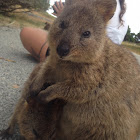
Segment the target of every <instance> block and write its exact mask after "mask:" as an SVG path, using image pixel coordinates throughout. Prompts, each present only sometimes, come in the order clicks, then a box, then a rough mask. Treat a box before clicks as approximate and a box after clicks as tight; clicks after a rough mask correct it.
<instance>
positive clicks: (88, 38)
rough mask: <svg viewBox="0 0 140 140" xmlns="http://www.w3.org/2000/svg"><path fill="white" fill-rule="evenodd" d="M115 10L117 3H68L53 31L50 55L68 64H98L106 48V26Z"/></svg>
mask: <svg viewBox="0 0 140 140" xmlns="http://www.w3.org/2000/svg"><path fill="white" fill-rule="evenodd" d="M115 9H116V0H66V4H65V8H64V10H63V12H62V14H61V15H60V16H59V17H58V18H57V19H56V20H55V21H54V23H53V25H52V26H51V28H50V31H49V45H50V50H51V52H50V53H52V55H53V54H54V55H55V57H58V59H62V60H64V61H71V62H78V63H92V62H94V61H95V60H96V59H97V58H98V56H100V54H101V52H102V50H103V48H104V43H105V38H106V37H105V36H106V24H107V22H108V21H109V20H110V19H111V17H112V16H113V15H114V12H115Z"/></svg>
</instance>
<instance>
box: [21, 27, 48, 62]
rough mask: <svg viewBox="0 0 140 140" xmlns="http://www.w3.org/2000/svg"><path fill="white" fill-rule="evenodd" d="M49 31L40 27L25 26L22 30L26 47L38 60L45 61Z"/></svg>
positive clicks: (22, 39)
mask: <svg viewBox="0 0 140 140" xmlns="http://www.w3.org/2000/svg"><path fill="white" fill-rule="evenodd" d="M47 37H48V36H47V32H46V31H44V30H42V29H39V28H31V27H25V28H23V29H22V30H21V32H20V38H21V41H22V44H23V46H24V48H25V49H26V50H27V51H29V52H30V53H31V55H32V56H33V57H34V58H35V59H36V60H38V61H44V60H45V58H46V52H47V49H48V42H47Z"/></svg>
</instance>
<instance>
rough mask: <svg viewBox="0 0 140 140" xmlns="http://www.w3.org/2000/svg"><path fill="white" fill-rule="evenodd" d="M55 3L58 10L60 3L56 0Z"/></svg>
mask: <svg viewBox="0 0 140 140" xmlns="http://www.w3.org/2000/svg"><path fill="white" fill-rule="evenodd" d="M56 5H57V8H58V10H60V9H61V8H60V4H59V2H58V1H57V2H56Z"/></svg>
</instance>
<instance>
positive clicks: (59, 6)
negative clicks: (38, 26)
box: [53, 0, 64, 16]
mask: <svg viewBox="0 0 140 140" xmlns="http://www.w3.org/2000/svg"><path fill="white" fill-rule="evenodd" d="M63 9H64V3H62V1H61V0H60V1H59V2H58V1H56V2H55V4H54V5H53V10H54V13H53V15H55V16H59V15H60V14H61V13H62V11H63Z"/></svg>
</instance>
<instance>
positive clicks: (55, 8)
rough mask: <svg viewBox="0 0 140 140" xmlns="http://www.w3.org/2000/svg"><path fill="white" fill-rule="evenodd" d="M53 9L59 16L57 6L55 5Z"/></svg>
mask: <svg viewBox="0 0 140 140" xmlns="http://www.w3.org/2000/svg"><path fill="white" fill-rule="evenodd" d="M53 8H54V10H55V11H56V14H57V13H58V12H59V10H58V8H57V7H56V6H55V5H53Z"/></svg>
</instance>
